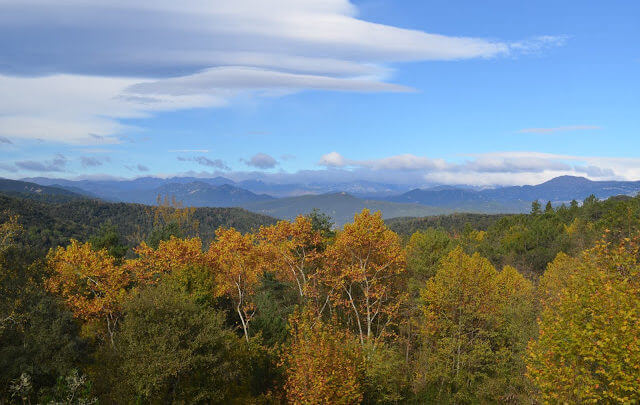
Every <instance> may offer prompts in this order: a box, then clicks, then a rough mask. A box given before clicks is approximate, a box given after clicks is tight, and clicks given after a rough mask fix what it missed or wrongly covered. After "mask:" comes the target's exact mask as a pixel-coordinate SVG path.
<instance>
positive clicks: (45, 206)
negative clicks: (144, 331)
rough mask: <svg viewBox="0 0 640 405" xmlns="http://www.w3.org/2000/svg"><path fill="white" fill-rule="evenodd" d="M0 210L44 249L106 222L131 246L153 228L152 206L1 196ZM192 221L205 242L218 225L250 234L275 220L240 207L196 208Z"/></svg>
mask: <svg viewBox="0 0 640 405" xmlns="http://www.w3.org/2000/svg"><path fill="white" fill-rule="evenodd" d="M0 207H2V211H4V212H9V213H11V214H17V215H19V216H20V218H19V222H20V223H21V224H22V225H23V227H24V228H25V229H26V230H27V232H28V234H29V237H30V238H31V239H33V240H36V241H37V245H39V246H43V247H44V248H45V249H48V248H50V247H53V246H56V245H59V244H66V243H67V242H68V240H69V239H71V238H74V239H78V240H81V241H83V240H87V239H89V238H90V237H91V236H93V235H95V234H96V232H97V231H98V229H99V228H100V226H101V225H102V224H105V223H111V224H113V225H115V226H116V228H117V230H118V232H119V233H120V234H121V235H122V236H123V237H124V239H125V241H126V242H127V243H128V244H129V245H130V246H133V245H136V244H138V243H139V242H140V241H141V240H144V239H145V238H146V237H147V236H148V235H149V234H150V232H151V230H152V229H153V213H152V210H151V207H149V206H145V205H142V204H130V203H108V202H102V201H97V200H89V199H74V200H71V201H66V202H61V203H47V202H43V201H34V200H31V199H25V198H20V197H14V196H9V195H5V194H0ZM193 220H194V221H197V223H198V229H197V234H199V235H200V236H201V237H202V239H203V240H205V241H209V240H211V239H213V236H214V232H215V230H216V229H217V228H218V227H220V226H226V227H234V228H236V229H238V230H239V231H241V232H249V231H251V230H253V229H256V228H258V227H260V226H261V225H269V224H273V223H275V221H276V220H275V219H274V218H270V217H267V216H265V215H260V214H254V213H251V212H248V211H246V210H244V209H241V208H196V209H195V211H194V214H193Z"/></svg>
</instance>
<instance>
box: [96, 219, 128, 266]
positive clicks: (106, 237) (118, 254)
mask: <svg viewBox="0 0 640 405" xmlns="http://www.w3.org/2000/svg"><path fill="white" fill-rule="evenodd" d="M89 243H91V247H93V249H95V250H102V249H106V250H107V252H109V254H110V255H111V256H113V257H114V258H116V259H117V260H122V259H124V257H125V255H126V254H127V250H128V248H127V246H126V245H125V244H123V243H122V241H121V240H120V234H119V233H118V228H116V227H115V226H114V225H112V224H111V223H104V224H102V225H101V226H100V229H99V230H98V233H97V234H96V235H95V236H93V237H92V238H91V239H90V240H89Z"/></svg>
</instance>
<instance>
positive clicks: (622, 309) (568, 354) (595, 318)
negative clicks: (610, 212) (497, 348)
mask: <svg viewBox="0 0 640 405" xmlns="http://www.w3.org/2000/svg"><path fill="white" fill-rule="evenodd" d="M639 254H640V252H639V249H638V240H629V239H626V240H623V242H622V243H621V244H619V245H617V246H613V245H610V244H608V243H605V242H602V243H599V244H598V245H597V246H596V247H594V248H593V249H590V250H588V251H586V252H584V253H583V254H582V256H581V257H580V258H579V259H570V258H567V257H565V256H559V257H558V258H556V260H555V261H554V262H553V263H552V264H551V265H550V266H549V267H548V269H547V271H546V273H545V275H544V277H543V282H542V283H541V284H540V288H541V289H543V291H541V292H540V293H539V295H540V296H541V297H542V303H541V305H542V312H541V315H540V318H539V321H538V324H539V336H538V339H537V340H536V341H533V342H531V344H530V345H529V355H528V358H527V371H528V375H529V377H530V378H531V379H532V381H533V382H534V384H535V385H536V387H537V388H538V390H539V393H540V397H541V400H542V401H543V402H545V403H634V401H637V400H638V398H640V263H639V262H638V258H639ZM553 280H561V282H560V283H554V282H553Z"/></svg>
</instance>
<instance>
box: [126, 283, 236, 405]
mask: <svg viewBox="0 0 640 405" xmlns="http://www.w3.org/2000/svg"><path fill="white" fill-rule="evenodd" d="M125 313H126V318H125V320H124V322H123V323H122V328H121V331H120V334H119V335H118V339H117V342H116V345H117V347H118V350H119V357H120V359H121V360H120V361H121V363H120V370H121V373H122V381H121V384H125V385H126V386H127V387H128V388H129V389H130V391H131V393H132V395H133V396H134V397H135V398H138V399H140V400H142V401H145V402H152V403H153V402H164V403H175V402H183V403H195V402H206V403H230V402H233V401H237V402H242V400H241V398H242V396H241V394H242V392H243V391H242V390H241V384H242V381H243V378H244V376H243V372H244V371H246V369H247V368H246V365H245V363H244V359H245V358H246V356H245V354H243V352H242V351H241V350H242V348H243V347H245V345H243V344H242V342H241V341H240V340H239V338H238V337H237V336H236V334H235V333H234V332H233V331H232V330H230V329H227V328H226V327H225V326H224V315H223V314H222V313H219V312H216V311H215V310H212V309H210V308H207V307H202V306H199V305H198V304H196V303H195V302H194V301H193V299H192V298H190V297H189V296H187V295H185V294H184V293H182V292H180V291H176V290H175V289H174V288H171V287H170V286H166V285H164V284H160V285H158V286H155V287H148V288H146V289H144V290H142V291H141V292H140V293H139V294H137V295H136V296H135V297H134V298H133V299H131V300H130V301H129V302H128V303H126V305H125Z"/></svg>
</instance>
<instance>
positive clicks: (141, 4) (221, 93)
mask: <svg viewBox="0 0 640 405" xmlns="http://www.w3.org/2000/svg"><path fill="white" fill-rule="evenodd" d="M0 11H1V12H0V49H3V56H0V92H1V93H2V94H11V95H12V97H3V98H1V99H0V136H5V137H11V138H28V139H45V140H50V141H51V140H52V141H60V142H67V143H78V144H92V143H116V142H118V140H119V136H122V135H123V133H125V132H127V131H131V130H133V129H132V128H128V127H126V126H124V125H122V124H121V123H120V120H121V119H126V118H140V117H148V116H150V115H152V114H153V113H155V112H159V111H170V110H178V109H184V108H197V107H216V106H223V105H226V104H228V103H229V102H231V101H232V100H233V99H234V98H235V97H238V96H241V95H245V94H249V95H254V96H255V95H262V96H264V95H267V96H274V95H280V94H288V93H291V92H297V91H302V90H305V89H318V90H332V91H358V92H379V91H393V92H397V91H407V90H410V89H408V88H406V87H404V86H401V85H397V84H392V83H389V82H388V80H389V78H390V76H391V74H392V70H391V69H389V68H388V64H390V63H394V62H411V61H425V60H460V59H469V58H491V57H496V56H499V55H510V54H513V53H522V52H530V50H531V49H542V48H544V47H547V46H557V45H559V44H560V43H561V41H560V40H559V39H558V38H559V37H539V38H534V39H531V40H527V41H520V42H514V43H509V42H504V41H494V40H487V39H482V38H468V37H453V36H443V35H436V34H430V33H426V32H422V31H417V30H409V29H402V28H398V27H393V26H388V25H382V24H376V23H371V22H367V21H363V20H361V19H358V18H357V8H356V6H354V5H353V4H351V3H350V2H349V1H348V0H271V1H263V0H235V1H227V0H211V1H205V0H189V1H182V2H175V1H169V0H140V1H135V2H130V1H124V0H108V1H107V0H63V1H59V0H58V1H54V0H0ZM25 32H26V33H28V35H25V34H24V33H25ZM71 43H73V46H69V44H71ZM26 50H28V52H27V51H26ZM92 135H93V136H92Z"/></svg>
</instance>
